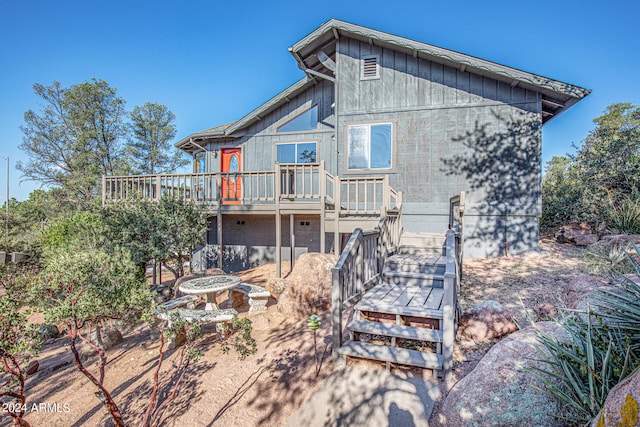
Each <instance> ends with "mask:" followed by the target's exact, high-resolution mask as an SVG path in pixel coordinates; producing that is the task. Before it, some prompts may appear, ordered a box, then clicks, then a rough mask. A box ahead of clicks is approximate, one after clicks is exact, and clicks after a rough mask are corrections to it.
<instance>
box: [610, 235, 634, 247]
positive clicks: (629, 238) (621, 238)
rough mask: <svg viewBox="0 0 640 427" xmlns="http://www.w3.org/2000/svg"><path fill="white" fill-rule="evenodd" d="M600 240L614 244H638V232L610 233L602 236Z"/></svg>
mask: <svg viewBox="0 0 640 427" xmlns="http://www.w3.org/2000/svg"><path fill="white" fill-rule="evenodd" d="M601 240H602V242H603V243H607V244H611V245H616V246H626V245H630V244H632V243H635V244H636V245H637V244H640V234H611V235H606V236H602V239H601Z"/></svg>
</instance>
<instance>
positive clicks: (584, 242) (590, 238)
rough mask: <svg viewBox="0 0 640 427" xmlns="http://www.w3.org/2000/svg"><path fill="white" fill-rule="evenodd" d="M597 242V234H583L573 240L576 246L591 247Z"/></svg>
mask: <svg viewBox="0 0 640 427" xmlns="http://www.w3.org/2000/svg"><path fill="white" fill-rule="evenodd" d="M598 240H600V238H599V237H598V235H597V234H583V235H580V236H576V237H575V238H574V239H573V242H574V243H575V244H576V246H589V245H593V244H594V243H596V242H597V241H598Z"/></svg>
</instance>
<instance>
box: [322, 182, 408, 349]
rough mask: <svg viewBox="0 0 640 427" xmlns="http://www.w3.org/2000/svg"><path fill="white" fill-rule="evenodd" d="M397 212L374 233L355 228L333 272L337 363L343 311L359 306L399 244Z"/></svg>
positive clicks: (400, 231) (332, 298)
mask: <svg viewBox="0 0 640 427" xmlns="http://www.w3.org/2000/svg"><path fill="white" fill-rule="evenodd" d="M400 194H401V193H400ZM400 200H401V199H400ZM397 208H398V212H397V213H395V212H393V213H392V212H388V213H387V214H386V215H385V216H384V217H383V218H382V219H381V220H380V222H379V223H378V226H376V227H375V229H374V230H368V231H362V229H360V228H356V230H355V231H354V232H353V234H351V237H350V238H349V242H348V243H347V245H346V246H345V248H344V250H343V251H342V254H340V258H339V259H338V263H337V264H336V266H335V267H334V268H333V269H332V283H333V285H332V291H331V310H332V317H333V357H334V359H336V360H337V359H338V358H339V354H338V349H339V348H340V346H341V345H342V323H343V322H342V321H343V319H342V317H343V312H344V310H345V309H346V308H347V307H348V306H350V305H351V304H352V303H355V302H357V300H358V299H359V298H360V296H361V295H362V293H363V292H364V291H365V290H366V289H367V288H369V287H370V286H373V285H374V284H375V282H376V281H377V280H378V278H379V277H380V275H381V274H382V268H383V265H384V260H385V259H386V258H387V256H389V254H391V253H393V252H395V251H396V250H397V247H398V245H399V244H400V235H401V234H402V217H401V214H400V212H401V206H397Z"/></svg>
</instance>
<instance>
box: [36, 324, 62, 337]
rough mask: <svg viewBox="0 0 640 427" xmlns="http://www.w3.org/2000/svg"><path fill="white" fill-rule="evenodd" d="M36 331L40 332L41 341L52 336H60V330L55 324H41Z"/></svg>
mask: <svg viewBox="0 0 640 427" xmlns="http://www.w3.org/2000/svg"><path fill="white" fill-rule="evenodd" d="M38 331H39V332H40V338H41V339H42V341H47V340H49V339H52V338H58V337H59V336H60V330H59V329H58V327H57V326H56V325H45V324H42V325H40V326H39V327H38Z"/></svg>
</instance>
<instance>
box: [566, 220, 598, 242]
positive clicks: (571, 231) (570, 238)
mask: <svg viewBox="0 0 640 427" xmlns="http://www.w3.org/2000/svg"><path fill="white" fill-rule="evenodd" d="M587 234H593V231H592V230H591V227H589V225H588V224H587V223H585V222H581V223H578V222H572V223H570V224H569V225H565V226H564V227H562V228H561V229H560V233H559V234H557V235H556V240H557V241H558V242H560V243H575V242H576V237H581V236H584V235H587ZM596 241H597V239H596Z"/></svg>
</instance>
